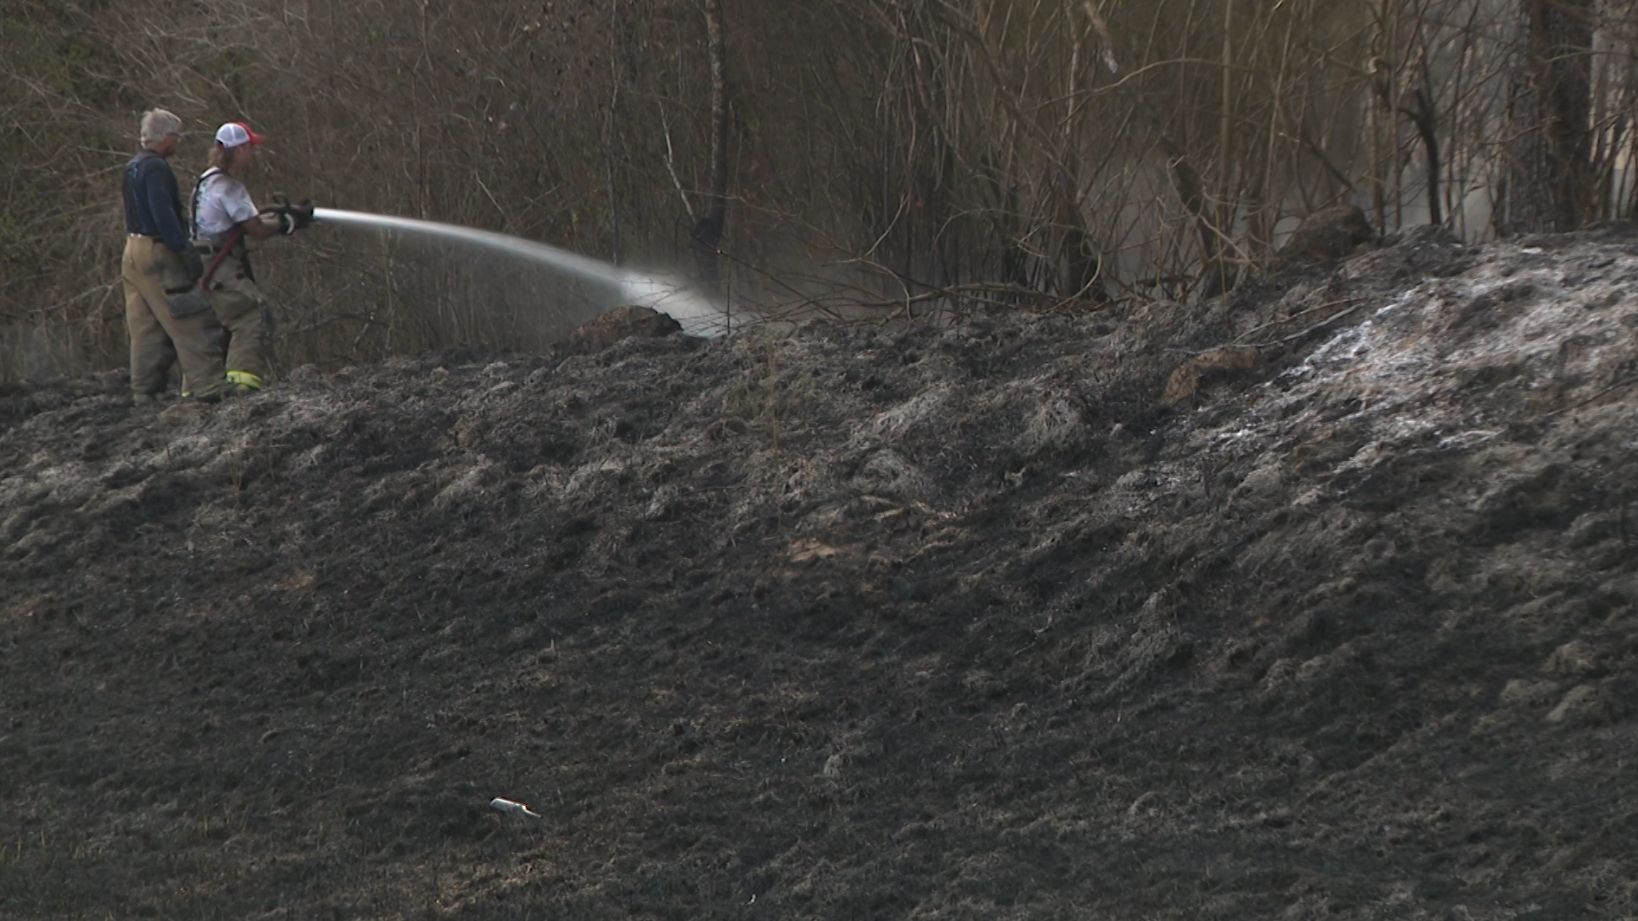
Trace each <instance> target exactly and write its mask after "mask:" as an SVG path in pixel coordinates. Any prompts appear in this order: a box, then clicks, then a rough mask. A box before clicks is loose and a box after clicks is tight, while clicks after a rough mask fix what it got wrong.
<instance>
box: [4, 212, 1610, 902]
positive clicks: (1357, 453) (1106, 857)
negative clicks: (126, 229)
mask: <svg viewBox="0 0 1638 921" xmlns="http://www.w3.org/2000/svg"><path fill="white" fill-rule="evenodd" d="M1635 341H1638V236H1635V235H1634V234H1633V233H1631V232H1630V231H1624V230H1619V229H1615V230H1609V231H1605V232H1601V233H1595V234H1589V235H1583V236H1574V237H1557V238H1544V239H1539V240H1528V241H1523V242H1519V243H1511V244H1497V245H1492V246H1486V247H1462V246H1459V245H1456V244H1454V243H1453V242H1451V241H1449V240H1446V239H1442V238H1440V237H1438V236H1437V235H1433V234H1422V235H1417V236H1415V237H1413V238H1412V239H1410V240H1408V241H1406V242H1404V243H1402V244H1400V245H1398V246H1394V247H1390V248H1386V249H1382V250H1379V251H1376V252H1373V253H1370V254H1367V255H1364V256H1360V257H1357V258H1354V259H1352V260H1350V261H1348V262H1346V263H1345V264H1343V265H1341V266H1340V267H1339V268H1337V269H1336V270H1335V271H1334V272H1331V271H1309V272H1307V273H1306V274H1303V273H1297V274H1293V275H1287V276H1282V277H1280V278H1276V279H1273V280H1270V281H1267V282H1264V283H1261V284H1259V285H1258V286H1256V287H1254V288H1252V289H1248V290H1247V291H1245V292H1242V293H1241V294H1239V295H1237V296H1236V297H1235V298H1233V299H1231V300H1230V301H1229V302H1228V303H1225V304H1223V305H1221V306H1219V307H1218V308H1216V309H1215V310H1213V311H1211V312H1209V313H1208V314H1207V315H1204V316H1189V315H1187V311H1184V310H1182V309H1181V308H1167V307H1164V306H1157V307H1150V308H1145V309H1143V310H1134V311H1131V312H1129V313H1127V314H1124V315H1116V314H1108V315H1093V316H1085V317H1029V316H1022V315H1011V316H1008V315H994V316H978V317H974V318H973V319H972V320H971V321H970V322H967V323H964V324H962V325H960V326H958V327H955V328H951V329H942V330H941V329H903V328H898V329H883V328H872V327H852V328H837V327H823V326H815V327H810V328H805V329H803V330H800V331H798V332H796V333H794V334H792V335H790V336H787V337H780V338H773V337H763V336H756V335H746V336H742V337H739V338H736V339H734V340H732V341H728V342H713V343H704V342H698V341H694V340H687V339H683V338H680V337H671V338H663V339H649V340H627V341H625V342H623V343H620V344H618V345H615V346H613V347H610V348H607V349H604V350H602V351H598V352H595V353H592V354H586V355H575V356H569V357H552V356H535V357H523V356H509V357H504V358H500V359H483V360H472V359H471V357H467V358H464V359H463V358H461V357H460V356H441V357H440V356H432V357H427V358H422V359H417V360H405V361H398V362H394V363H390V364H387V365H383V366H378V367H360V368H352V369H347V370H342V371H338V372H335V373H320V372H317V371H313V370H306V369H299V370H297V371H296V372H294V373H293V374H291V375H290V376H289V378H288V379H287V380H286V381H285V382H284V384H283V385H282V386H281V387H279V389H277V390H276V391H274V392H270V393H268V394H266V395H263V396H260V397H256V398H251V399H246V400H242V401H239V402H237V403H234V404H231V405H227V406H224V407H221V408H214V409H212V408H203V407H193V406H172V407H168V408H159V409H155V408H132V407H129V406H127V405H125V403H124V402H123V401H122V399H121V397H120V395H119V391H120V380H119V376H118V375H117V374H109V375H104V376H101V377H97V378H87V379H83V380H77V381H66V382H59V383H56V384H50V385H43V386H39V387H34V388H30V389H25V390H19V389H12V390H9V391H6V392H4V393H0V586H3V592H0V670H3V671H0V695H3V696H0V914H3V915H4V916H5V917H8V918H85V919H90V918H97V919H101V918H164V919H172V918H189V919H192V918H200V919H206V918H211V919H214V918H223V919H227V918H233V919H243V918H270V919H307V918H428V919H430V918H440V919H443V918H447V919H473V921H476V919H506V918H517V919H522V918H667V919H698V918H756V917H767V918H781V919H785V918H826V919H831V918H939V919H1008V918H1030V919H1036V918H1065V919H1068V918H1077V919H1078V918H1087V917H1100V918H1131V919H1160V918H1178V919H1182V918H1190V919H1193V918H1222V919H1242V918H1252V917H1257V918H1313V917H1336V918H1429V919H1432V918H1438V919H1447V918H1448V919H1461V918H1498V919H1512V918H1518V919H1523V918H1541V919H1553V918H1582V917H1586V918H1602V917H1607V918H1620V917H1632V916H1634V915H1635V914H1638V859H1635V857H1638V853H1635V850H1638V844H1635V842H1638V769H1635V768H1634V764H1635V761H1638V719H1635V717H1638V613H1635V606H1638V547H1634V546H1633V544H1634V541H1635V536H1634V532H1635V530H1638V518H1635V517H1634V513H1632V512H1631V511H1630V510H1629V504H1630V500H1631V498H1632V495H1631V494H1632V492H1633V491H1634V489H1635V485H1634V484H1635V477H1634V474H1635V473H1638V459H1635V455H1634V448H1635V445H1638V440H1635V439H1638V381H1635V375H1638V350H1635V348H1634V345H1635ZM1233 342H1238V343H1239V344H1242V345H1244V344H1246V343H1253V344H1255V345H1256V346H1257V350H1256V351H1257V354H1258V355H1260V356H1262V363H1261V364H1260V365H1259V366H1258V367H1256V368H1252V369H1250V370H1247V369H1245V368H1239V369H1238V370H1225V371H1223V372H1222V373H1221V374H1213V373H1205V374H1203V375H1201V381H1202V382H1203V383H1202V384H1201V387H1202V389H1201V390H1200V391H1199V392H1197V393H1194V394H1192V395H1186V396H1185V398H1184V399H1182V401H1181V402H1180V403H1178V404H1177V405H1175V406H1166V405H1163V404H1162V403H1161V401H1160V395H1161V393H1162V391H1163V388H1164V386H1165V384H1166V377H1167V373H1168V372H1170V371H1171V369H1172V368H1173V367H1174V366H1176V365H1178V364H1179V363H1181V362H1182V361H1183V360H1184V359H1186V358H1188V356H1189V354H1190V353H1192V352H1198V351H1204V350H1206V349H1207V348H1208V347H1210V346H1213V345H1221V344H1228V343H1233ZM494 796H505V797H511V798H513V799H517V800H521V801H525V802H527V803H530V804H531V805H533V806H534V807H535V809H537V810H538V811H539V812H540V813H541V818H539V819H538V820H536V819H529V818H526V817H519V816H507V815H501V814H499V813H496V812H493V811H491V810H489V809H488V808H487V807H486V804H487V803H488V801H489V799H490V798H491V797H494Z"/></svg>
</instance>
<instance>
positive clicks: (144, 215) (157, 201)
mask: <svg viewBox="0 0 1638 921" xmlns="http://www.w3.org/2000/svg"><path fill="white" fill-rule="evenodd" d="M124 195H125V232H126V233H140V234H142V235H143V236H145V237H157V238H158V239H161V240H164V241H165V245H166V246H169V247H170V248H171V249H173V250H176V253H177V255H179V256H180V255H182V254H184V253H186V252H187V251H188V234H187V231H185V230H183V229H182V199H181V198H179V197H178V195H177V191H176V174H175V173H172V172H171V167H170V165H169V164H167V163H166V162H165V158H164V157H161V156H160V155H159V154H156V153H154V152H153V151H151V150H144V151H143V152H141V153H139V154H137V155H136V156H135V157H132V158H131V162H130V163H127V164H126V165H125V184H124Z"/></svg>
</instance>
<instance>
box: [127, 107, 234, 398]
mask: <svg viewBox="0 0 1638 921" xmlns="http://www.w3.org/2000/svg"><path fill="white" fill-rule="evenodd" d="M139 131H140V133H141V143H142V150H141V152H139V153H138V154H137V155H136V156H135V157H132V158H131V162H130V163H128V164H126V166H125V172H124V175H123V178H122V181H121V197H122V198H123V199H124V206H125V255H124V257H123V259H122V260H121V264H120V276H121V280H122V281H123V282H124V286H125V328H126V331H127V332H128V333H130V336H131V399H132V400H133V401H134V402H137V403H151V402H153V401H154V400H156V399H158V398H159V395H160V394H161V393H163V392H164V391H165V388H166V385H167V384H168V382H169V380H170V374H171V365H173V364H175V363H176V361H177V359H179V358H180V359H181V362H182V376H183V379H184V381H186V382H187V383H188V384H189V385H191V386H192V389H193V396H194V397H196V398H198V399H201V400H216V399H220V397H221V395H222V392H223V390H224V388H225V386H226V382H225V381H224V380H223V375H222V370H223V369H222V344H221V327H220V326H218V325H217V322H216V317H215V316H213V315H212V314H211V311H210V308H209V307H208V306H207V305H206V304H205V303H204V302H203V301H202V300H200V299H198V298H197V297H194V298H191V299H189V298H185V297H177V295H182V294H186V293H187V292H191V291H192V290H193V288H194V284H195V282H197V281H198V280H199V277H200V276H201V275H203V274H204V266H203V264H202V263H201V260H200V257H199V255H198V254H197V253H195V252H194V248H193V247H192V246H191V245H189V243H188V235H187V232H186V231H185V230H184V226H185V225H184V222H183V217H182V202H181V201H180V199H179V198H178V197H177V190H176V175H175V174H174V173H172V172H171V168H170V165H169V164H167V163H166V162H165V161H166V160H167V159H168V158H170V157H171V156H172V155H174V154H175V153H176V145H177V143H178V141H179V139H180V138H181V134H182V120H181V119H180V118H177V117H176V116H175V115H173V114H172V113H170V112H167V111H165V110H164V109H152V110H150V111H148V112H145V113H143V115H142V122H141V125H140V126H139ZM194 304H197V305H198V306H197V307H193V305H194Z"/></svg>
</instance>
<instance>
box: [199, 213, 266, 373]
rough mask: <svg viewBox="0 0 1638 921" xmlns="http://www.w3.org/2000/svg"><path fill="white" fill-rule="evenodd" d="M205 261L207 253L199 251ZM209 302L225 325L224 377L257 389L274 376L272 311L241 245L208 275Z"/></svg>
mask: <svg viewBox="0 0 1638 921" xmlns="http://www.w3.org/2000/svg"><path fill="white" fill-rule="evenodd" d="M201 255H203V256H204V257H205V260H206V262H209V261H210V258H211V256H210V254H209V253H204V252H202V253H201ZM209 295H210V303H211V306H212V307H214V308H215V309H216V317H217V319H219V320H220V321H221V323H222V325H223V326H224V327H226V328H227V335H228V343H227V380H228V383H229V384H237V385H239V386H240V387H243V388H245V389H248V390H260V389H262V386H263V385H264V384H266V383H267V382H269V381H270V380H271V379H272V376H273V311H272V308H271V307H270V306H269V305H268V303H267V299H266V298H264V297H263V296H262V290H261V289H260V288H258V287H257V286H256V279H255V277H254V276H253V275H252V274H251V271H250V256H249V254H248V253H247V252H246V251H245V248H244V244H242V243H241V244H240V245H239V246H237V247H235V251H234V252H231V253H229V254H228V256H227V257H226V258H225V259H223V260H222V264H221V265H219V266H217V268H216V274H215V275H213V276H212V277H211V282H210V291H209Z"/></svg>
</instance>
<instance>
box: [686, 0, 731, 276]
mask: <svg viewBox="0 0 1638 921" xmlns="http://www.w3.org/2000/svg"><path fill="white" fill-rule="evenodd" d="M705 23H706V32H707V39H706V44H707V53H708V54H709V56H710V58H711V175H710V179H709V182H710V186H709V188H708V189H707V191H706V194H707V202H706V208H705V213H704V214H703V215H701V216H699V217H698V219H697V220H696V221H695V222H694V266H695V269H696V271H697V272H698V275H699V280H700V284H701V285H703V286H705V288H706V289H707V290H709V291H713V292H718V293H720V292H721V290H722V259H721V251H720V247H721V245H722V238H723V234H724V231H725V230H726V229H727V224H728V62H727V42H726V40H725V39H724V37H723V22H722V0H705Z"/></svg>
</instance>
